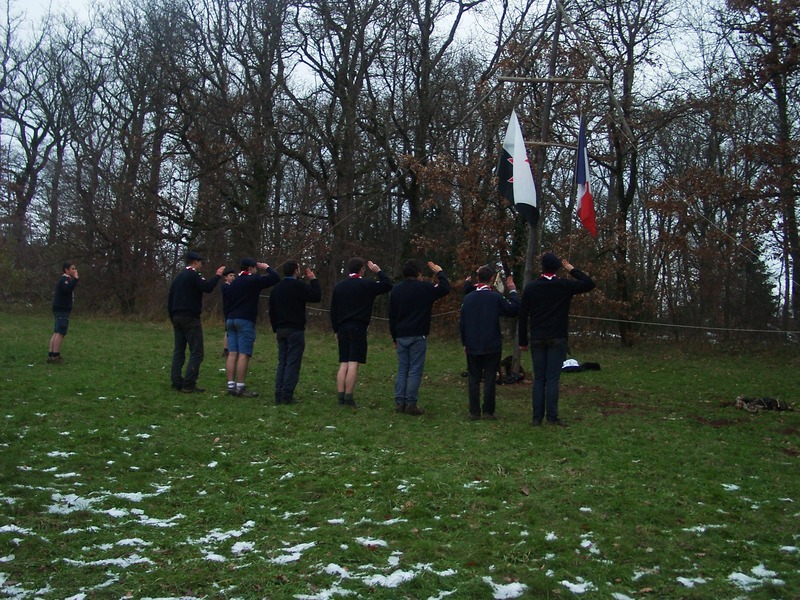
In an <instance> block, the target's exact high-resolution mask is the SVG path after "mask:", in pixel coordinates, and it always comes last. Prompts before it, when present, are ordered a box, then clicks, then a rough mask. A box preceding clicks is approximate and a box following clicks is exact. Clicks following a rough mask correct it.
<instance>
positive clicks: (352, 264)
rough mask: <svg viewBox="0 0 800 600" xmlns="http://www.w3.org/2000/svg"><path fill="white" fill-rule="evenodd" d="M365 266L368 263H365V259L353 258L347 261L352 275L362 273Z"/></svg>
mask: <svg viewBox="0 0 800 600" xmlns="http://www.w3.org/2000/svg"><path fill="white" fill-rule="evenodd" d="M365 264H366V263H365V262H364V259H363V258H360V257H358V256H354V257H353V258H351V259H350V260H348V261H347V272H348V273H350V274H352V273H358V272H360V271H361V269H363V268H364V265H365Z"/></svg>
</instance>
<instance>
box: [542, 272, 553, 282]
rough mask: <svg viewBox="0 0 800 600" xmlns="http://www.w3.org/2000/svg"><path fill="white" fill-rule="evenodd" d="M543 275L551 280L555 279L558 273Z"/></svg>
mask: <svg viewBox="0 0 800 600" xmlns="http://www.w3.org/2000/svg"><path fill="white" fill-rule="evenodd" d="M542 277H544V278H545V279H547V280H548V281H550V280H553V279H555V277H556V274H555V273H542Z"/></svg>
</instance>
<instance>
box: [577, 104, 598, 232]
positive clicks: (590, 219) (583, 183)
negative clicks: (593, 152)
mask: <svg viewBox="0 0 800 600" xmlns="http://www.w3.org/2000/svg"><path fill="white" fill-rule="evenodd" d="M575 182H576V183H577V184H578V219H580V221H581V224H582V225H583V226H584V227H586V229H588V230H589V233H591V234H592V237H595V238H596V237H597V223H596V221H595V217H594V202H593V200H592V190H591V188H590V187H589V153H588V152H587V151H586V123H585V122H584V120H583V119H581V126H580V132H579V133H578V168H577V170H576V171H575Z"/></svg>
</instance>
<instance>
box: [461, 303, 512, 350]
mask: <svg viewBox="0 0 800 600" xmlns="http://www.w3.org/2000/svg"><path fill="white" fill-rule="evenodd" d="M518 313H519V298H518V297H517V292H516V291H513V292H509V295H508V300H506V299H505V298H504V297H503V294H501V293H500V292H498V291H496V290H494V289H492V288H488V289H481V288H480V287H478V288H477V289H476V290H475V291H474V292H471V293H469V294H467V295H466V296H464V303H463V304H462V305H461V320H460V323H459V325H460V330H461V343H462V344H463V345H464V349H465V351H466V352H467V354H495V353H497V352H501V351H502V350H503V335H502V333H501V332H500V317H516V316H517V314H518Z"/></svg>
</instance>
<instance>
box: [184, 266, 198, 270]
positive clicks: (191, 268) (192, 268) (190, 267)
mask: <svg viewBox="0 0 800 600" xmlns="http://www.w3.org/2000/svg"><path fill="white" fill-rule="evenodd" d="M186 268H187V269H189V270H190V271H197V269H195V268H194V267H192V266H190V265H187V266H186Z"/></svg>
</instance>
